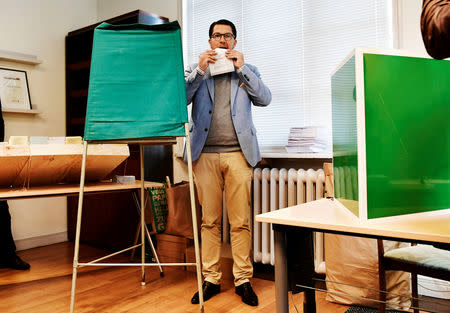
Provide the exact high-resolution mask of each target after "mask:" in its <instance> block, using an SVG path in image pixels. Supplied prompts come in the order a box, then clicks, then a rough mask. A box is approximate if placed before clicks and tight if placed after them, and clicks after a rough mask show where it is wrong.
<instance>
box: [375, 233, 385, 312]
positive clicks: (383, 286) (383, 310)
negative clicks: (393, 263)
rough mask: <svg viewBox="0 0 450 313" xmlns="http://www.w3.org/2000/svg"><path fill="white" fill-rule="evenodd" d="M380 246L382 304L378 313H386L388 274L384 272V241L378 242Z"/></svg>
mask: <svg viewBox="0 0 450 313" xmlns="http://www.w3.org/2000/svg"><path fill="white" fill-rule="evenodd" d="M377 245H378V283H379V290H380V291H379V293H380V296H379V299H380V303H379V305H378V311H379V312H380V313H385V312H386V272H385V270H384V263H383V258H384V246H383V240H381V239H378V240H377Z"/></svg>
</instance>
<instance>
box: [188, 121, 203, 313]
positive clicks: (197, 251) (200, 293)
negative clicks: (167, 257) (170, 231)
mask: <svg viewBox="0 0 450 313" xmlns="http://www.w3.org/2000/svg"><path fill="white" fill-rule="evenodd" d="M184 132H185V134H186V153H187V161H188V174H189V191H190V196H191V212H192V227H193V228H194V229H193V232H194V248H195V263H196V267H197V287H198V296H199V300H200V301H199V302H200V303H199V305H200V312H204V308H203V289H202V273H201V267H200V248H199V242H198V228H197V212H196V206H195V192H194V175H193V174H192V155H191V138H190V136H189V124H188V123H186V124H184Z"/></svg>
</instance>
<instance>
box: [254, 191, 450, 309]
mask: <svg viewBox="0 0 450 313" xmlns="http://www.w3.org/2000/svg"><path fill="white" fill-rule="evenodd" d="M255 220H256V221H257V222H265V223H271V224H272V227H273V230H274V239H275V293H276V302H277V312H278V313H282V312H283V313H285V312H286V313H287V312H289V302H288V279H287V258H286V236H287V235H288V234H289V232H295V231H298V230H306V231H319V232H326V233H336V234H343V235H350V236H358V237H369V238H381V239H388V240H397V241H407V242H418V243H427V244H433V243H444V244H447V245H450V209H446V210H440V211H433V212H424V213H417V214H411V215H402V216H396V217H389V218H379V219H375V220H370V221H366V222H361V221H359V220H358V219H357V218H356V217H355V216H354V215H352V214H351V213H350V212H349V211H347V209H345V208H344V207H343V206H342V205H341V204H340V203H339V202H338V201H335V200H331V199H321V200H317V201H313V202H308V203H305V204H301V205H296V206H292V207H289V208H285V209H281V210H277V211H273V212H268V213H264V214H259V215H257V216H256V218H255ZM311 274H313V273H311Z"/></svg>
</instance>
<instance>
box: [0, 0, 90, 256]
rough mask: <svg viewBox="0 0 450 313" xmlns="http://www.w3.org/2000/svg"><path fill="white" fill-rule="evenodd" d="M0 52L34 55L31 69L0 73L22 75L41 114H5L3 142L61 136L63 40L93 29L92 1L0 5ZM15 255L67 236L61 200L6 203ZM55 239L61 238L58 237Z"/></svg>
mask: <svg viewBox="0 0 450 313" xmlns="http://www.w3.org/2000/svg"><path fill="white" fill-rule="evenodd" d="M0 8H1V10H0V29H2V31H1V32H0V50H8V51H15V52H20V53H26V54H34V55H37V56H38V57H39V58H40V59H42V60H43V63H42V64H40V65H37V66H31V65H24V64H19V63H14V62H0V67H5V68H13V69H20V70H26V71H27V75H28V80H29V87H30V94H31V101H32V103H33V104H35V105H36V106H37V107H38V109H39V110H41V111H42V113H41V114H39V115H36V116H33V115H25V114H11V113H5V114H4V115H3V117H4V120H5V131H6V134H5V135H6V138H8V137H9V136H11V135H27V136H31V135H33V136H37V135H42V136H64V135H65V102H66V97H65V44H64V42H65V36H66V34H67V33H68V32H69V31H71V30H75V29H77V28H80V27H84V26H87V25H90V24H92V23H95V22H96V20H97V3H96V2H95V1H92V0H78V1H70V0H39V1H27V0H14V1H10V0H0ZM9 205H10V212H11V215H12V230H13V236H14V238H15V240H16V243H17V246H18V249H21V248H28V247H30V245H29V244H28V243H29V241H27V239H30V238H35V237H40V236H48V235H52V234H65V233H66V232H67V218H66V199H65V198H52V199H50V198H49V199H36V200H16V201H9ZM58 238H61V236H59V237H58Z"/></svg>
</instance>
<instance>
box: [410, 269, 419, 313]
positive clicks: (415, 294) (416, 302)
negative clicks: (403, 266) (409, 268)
mask: <svg viewBox="0 0 450 313" xmlns="http://www.w3.org/2000/svg"><path fill="white" fill-rule="evenodd" d="M411 285H412V286H411V289H412V297H413V299H412V306H413V308H414V309H413V311H414V313H419V292H418V288H417V274H415V273H411Z"/></svg>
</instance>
